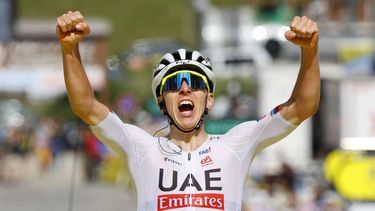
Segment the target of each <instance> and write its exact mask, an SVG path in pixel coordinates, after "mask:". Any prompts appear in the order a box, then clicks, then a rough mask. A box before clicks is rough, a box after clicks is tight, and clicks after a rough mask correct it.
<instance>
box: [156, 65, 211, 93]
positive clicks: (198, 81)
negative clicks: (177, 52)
mask: <svg viewBox="0 0 375 211" xmlns="http://www.w3.org/2000/svg"><path fill="white" fill-rule="evenodd" d="M183 81H186V83H187V84H188V85H189V87H190V89H193V90H203V89H207V90H208V92H210V86H209V85H208V81H207V78H206V76H204V75H202V74H200V73H197V72H194V71H190V70H181V71H177V72H174V73H172V74H169V75H167V76H166V77H164V78H163V79H162V80H161V85H160V91H159V94H160V95H162V93H163V91H177V90H179V89H180V87H181V85H182V82H183Z"/></svg>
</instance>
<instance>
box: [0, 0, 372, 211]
mask: <svg viewBox="0 0 375 211" xmlns="http://www.w3.org/2000/svg"><path fill="white" fill-rule="evenodd" d="M69 10H72V11H75V10H79V11H81V12H82V14H83V15H84V16H85V17H86V19H87V22H88V23H89V25H90V27H91V34H90V36H89V37H88V38H87V39H85V40H84V42H82V43H81V45H80V51H81V54H82V60H83V63H84V65H85V69H86V71H87V74H88V76H89V79H90V81H91V84H92V86H93V88H94V90H95V93H96V95H97V97H98V98H99V99H100V100H101V101H102V102H104V103H105V104H107V105H108V106H109V107H110V108H111V109H112V110H114V111H115V112H116V113H117V114H118V115H119V116H120V117H121V118H122V119H123V120H124V121H127V122H130V123H132V124H136V125H138V126H139V127H141V128H143V129H145V130H146V131H148V132H149V133H151V134H153V133H154V132H156V131H157V130H158V129H160V128H162V127H163V126H165V125H166V124H167V122H166V119H165V117H164V116H163V115H162V114H161V113H160V111H159V109H158V107H157V105H156V103H155V102H154V99H153V97H152V93H151V73H152V69H153V67H154V66H155V65H156V63H157V62H158V61H159V59H160V58H161V56H162V55H163V54H164V53H166V52H171V51H175V50H176V49H178V48H180V47H185V48H188V49H197V50H200V51H201V52H202V53H204V55H205V56H207V57H209V59H210V61H211V62H212V64H213V67H214V71H215V73H216V74H217V76H218V87H217V93H216V102H215V106H214V108H213V109H212V111H211V112H210V114H209V118H208V119H207V120H206V129H207V130H208V131H209V132H210V133H224V132H226V131H227V130H228V129H230V128H231V127H233V126H234V125H236V124H238V123H240V122H243V121H247V120H255V119H257V118H258V117H260V116H262V115H263V114H265V113H266V112H269V111H270V110H271V109H273V108H274V107H275V106H277V105H278V104H280V103H282V102H284V101H286V100H287V99H288V98H289V96H290V94H291V91H292V89H293V86H294V82H295V80H296V77H297V74H298V69H299V62H300V58H299V53H300V52H299V48H298V47H296V46H293V45H292V44H289V43H288V42H286V41H285V39H284V32H285V31H286V30H288V25H289V23H290V21H291V20H292V18H293V17H294V16H295V15H306V16H308V17H310V18H311V19H313V20H315V21H317V22H318V24H319V28H320V46H319V47H320V57H321V78H322V93H321V104H320V108H319V111H318V113H317V114H316V115H315V116H314V117H312V118H310V119H309V120H307V121H305V122H304V123H303V124H302V125H301V126H300V127H298V129H297V130H296V131H294V132H293V133H292V134H291V135H290V136H288V137H287V138H286V139H284V140H283V141H281V142H279V143H277V144H275V145H273V146H271V147H269V148H267V149H266V150H264V151H263V152H261V153H260V154H259V155H258V156H257V157H256V159H255V160H254V163H253V165H252V167H251V169H250V172H249V177H248V180H247V182H246V187H245V191H244V196H243V205H244V209H243V211H248V210H306V211H310V210H314V211H315V210H366V211H367V210H375V78H374V75H375V56H374V55H375V54H374V52H375V51H374V49H375V2H374V1H373V0H284V1H283V0H268V1H262V0H236V1H225V0H211V1H209V0H181V1H171V0H167V1H166V0H164V1H161V0H137V1H120V0H108V1H100V0H90V1H77V0H64V1H56V0H50V1H42V0H0V211H19V210H28V211H34V210H38V211H39V210H54V211H60V210H61V211H65V210H68V211H72V210H80V211H85V210H90V211H96V210H98V211H99V210H104V209H105V210H107V211H112V210H113V211H115V210H116V211H118V210H120V209H121V210H135V207H136V201H135V200H136V198H135V193H134V186H133V184H132V182H131V178H130V175H129V172H128V170H127V165H126V161H123V160H121V159H120V158H119V157H118V156H117V155H116V154H114V153H113V152H111V151H109V150H108V149H107V148H106V147H104V146H103V145H102V144H101V143H100V142H99V141H98V140H97V139H96V138H95V137H94V136H93V135H92V133H91V132H90V131H89V129H88V127H87V125H84V124H83V123H82V122H81V121H80V120H79V119H77V117H76V116H75V115H74V114H73V113H72V111H71V109H70V106H69V102H68V99H67V96H66V93H65V86H64V81H63V72H62V61H61V54H60V48H59V45H58V43H57V39H56V37H55V21H56V18H57V17H58V16H60V15H61V14H63V13H65V12H67V11H69ZM265 202H267V203H265Z"/></svg>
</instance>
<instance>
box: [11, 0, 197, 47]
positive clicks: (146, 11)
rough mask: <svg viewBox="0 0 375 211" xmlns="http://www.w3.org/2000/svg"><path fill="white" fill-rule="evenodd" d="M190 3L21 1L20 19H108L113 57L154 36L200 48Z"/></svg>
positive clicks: (187, 0)
mask: <svg viewBox="0 0 375 211" xmlns="http://www.w3.org/2000/svg"><path fill="white" fill-rule="evenodd" d="M190 2H191V1H190V0H180V1H178V0H50V1H45V0H18V5H17V7H18V16H19V17H20V18H38V19H40V18H46V19H53V20H55V19H56V18H57V17H58V16H59V15H61V14H63V13H64V12H66V11H69V10H72V11H75V10H79V11H81V13H82V14H83V15H84V16H86V17H101V18H105V19H107V20H108V21H109V22H110V23H111V24H112V27H113V30H112V34H111V35H110V37H109V48H110V53H120V52H122V51H124V50H126V49H127V48H129V47H130V45H131V43H132V42H134V40H136V39H139V38H147V37H152V36H156V37H159V36H163V37H164V36H166V37H173V38H177V39H179V40H181V41H184V42H186V43H187V44H189V45H191V46H192V47H196V44H197V36H196V35H197V31H196V23H197V20H196V15H195V13H194V11H193V10H192V8H191V4H190Z"/></svg>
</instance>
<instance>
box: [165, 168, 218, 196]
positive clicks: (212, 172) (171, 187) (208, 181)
mask: <svg viewBox="0 0 375 211" xmlns="http://www.w3.org/2000/svg"><path fill="white" fill-rule="evenodd" d="M220 173H221V169H220V168H216V169H209V170H205V171H204V181H201V182H199V181H198V180H197V179H196V177H195V176H194V175H193V174H187V175H186V177H185V179H184V180H183V182H182V184H178V181H179V180H178V172H177V171H173V172H172V177H171V176H170V174H167V175H168V176H166V177H165V178H164V169H159V189H160V190H161V191H164V192H171V191H175V190H178V191H185V190H186V188H187V187H194V188H195V189H196V190H197V191H203V188H202V183H203V182H204V183H203V185H204V186H203V187H204V190H206V191H221V190H222V189H223V188H222V187H220V186H215V183H216V182H217V181H219V182H220V181H221V176H220ZM169 178H171V179H172V181H166V179H169ZM166 184H168V185H166Z"/></svg>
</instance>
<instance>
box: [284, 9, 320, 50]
mask: <svg viewBox="0 0 375 211" xmlns="http://www.w3.org/2000/svg"><path fill="white" fill-rule="evenodd" d="M285 38H286V39H287V40H289V41H290V42H292V43H294V44H296V45H298V46H301V47H302V48H314V47H317V46H318V40H319V28H318V24H317V23H316V22H314V21H312V20H311V19H309V18H307V17H306V16H303V17H299V16H296V17H294V19H293V21H292V23H291V24H290V30H289V31H287V32H285Z"/></svg>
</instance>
